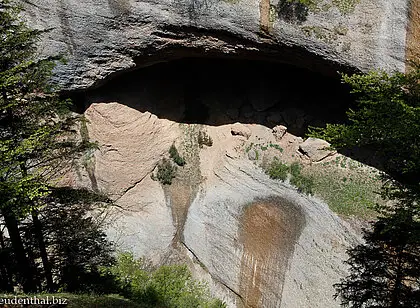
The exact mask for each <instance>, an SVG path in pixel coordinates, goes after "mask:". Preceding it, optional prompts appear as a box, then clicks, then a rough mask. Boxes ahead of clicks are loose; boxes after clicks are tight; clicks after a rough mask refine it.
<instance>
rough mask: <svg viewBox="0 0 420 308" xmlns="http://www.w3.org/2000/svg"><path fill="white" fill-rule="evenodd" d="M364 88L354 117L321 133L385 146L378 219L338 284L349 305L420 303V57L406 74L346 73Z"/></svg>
mask: <svg viewBox="0 0 420 308" xmlns="http://www.w3.org/2000/svg"><path fill="white" fill-rule="evenodd" d="M343 79H344V81H345V82H347V83H348V84H349V85H350V86H351V87H352V89H353V93H355V94H357V95H358V100H357V105H356V106H355V107H354V108H352V109H351V110H349V112H348V116H349V123H348V124H342V125H327V127H326V128H325V129H317V130H315V131H314V133H313V134H315V135H318V136H322V137H323V138H325V139H327V140H328V141H330V142H331V143H332V144H333V145H335V146H336V147H338V148H341V149H343V148H351V147H356V148H363V147H364V148H368V149H370V151H372V152H376V153H378V154H380V157H381V159H382V168H383V170H384V174H383V184H382V191H381V196H382V197H383V198H384V199H385V200H387V201H388V202H387V203H386V204H384V205H380V206H379V205H378V206H377V207H376V210H377V211H378V215H379V217H378V220H377V221H376V222H374V223H372V229H371V230H365V232H364V233H365V235H364V237H365V240H366V242H365V243H364V244H361V245H358V246H356V247H354V248H353V249H351V250H350V251H349V255H350V259H349V260H348V261H347V263H348V264H349V266H350V275H349V276H347V277H346V278H345V279H343V280H341V282H340V283H338V284H336V289H337V294H336V296H337V297H338V296H339V297H340V299H341V302H342V305H343V306H346V307H373V306H380V307H417V306H418V303H419V302H420V293H419V288H420V271H419V268H418V264H419V262H420V223H419V214H420V207H419V204H420V182H419V180H420V176H419V175H420V143H419V142H418V138H419V133H420V124H419V123H420V122H419V119H420V64H418V63H417V64H414V69H413V70H411V71H409V72H408V73H406V74H403V73H398V72H397V73H394V74H392V75H389V74H386V73H385V72H372V73H370V74H367V75H353V76H347V75H344V76H343Z"/></svg>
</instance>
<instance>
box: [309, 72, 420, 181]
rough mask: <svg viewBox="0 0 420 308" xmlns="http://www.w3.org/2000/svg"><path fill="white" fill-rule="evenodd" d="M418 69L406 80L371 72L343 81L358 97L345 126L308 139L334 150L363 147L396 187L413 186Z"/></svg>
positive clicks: (419, 147) (417, 155) (417, 164)
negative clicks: (375, 157) (397, 183)
mask: <svg viewBox="0 0 420 308" xmlns="http://www.w3.org/2000/svg"><path fill="white" fill-rule="evenodd" d="M419 79H420V65H416V68H415V69H414V70H412V71H411V72H409V73H407V74H403V73H395V74H393V75H388V74H386V73H385V72H372V73H370V74H367V75H353V76H348V75H343V81H344V82H346V83H347V84H349V85H350V86H351V87H352V89H353V90H352V92H353V93H355V94H357V95H358V96H357V98H358V100H357V105H356V106H355V108H353V109H350V110H349V111H348V113H347V114H348V118H349V121H350V123H349V124H328V125H327V127H326V128H325V129H320V128H312V129H311V135H312V136H316V137H319V138H322V139H325V140H327V141H329V142H330V143H331V144H333V145H334V146H336V147H337V148H339V149H341V148H349V147H354V146H356V147H367V148H369V149H371V150H372V151H375V152H376V153H379V154H380V155H381V157H382V158H383V161H384V169H385V170H384V171H385V172H386V173H388V174H390V175H391V176H393V177H394V178H395V179H397V180H398V181H402V182H404V183H407V184H414V185H418V175H419V174H420V140H419V131H420V84H419Z"/></svg>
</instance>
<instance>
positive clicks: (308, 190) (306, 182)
mask: <svg viewBox="0 0 420 308" xmlns="http://www.w3.org/2000/svg"><path fill="white" fill-rule="evenodd" d="M290 184H292V185H294V186H296V187H297V188H298V190H299V191H300V192H302V193H304V194H307V195H312V194H313V188H314V181H313V179H312V178H311V177H307V176H303V175H301V174H299V175H297V176H292V177H291V179H290Z"/></svg>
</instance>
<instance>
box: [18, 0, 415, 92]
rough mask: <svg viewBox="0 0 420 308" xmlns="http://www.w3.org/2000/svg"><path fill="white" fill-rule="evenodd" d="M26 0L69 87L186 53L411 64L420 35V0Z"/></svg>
mask: <svg viewBox="0 0 420 308" xmlns="http://www.w3.org/2000/svg"><path fill="white" fill-rule="evenodd" d="M22 2H23V3H24V5H25V7H26V14H25V16H26V18H27V19H28V21H29V22H30V24H32V25H33V26H35V27H37V28H41V29H52V31H51V32H50V33H48V34H47V37H46V39H45V40H44V42H43V47H42V52H43V53H44V54H57V53H62V54H64V55H65V56H66V57H67V58H68V60H69V61H68V63H67V64H62V65H59V66H58V67H57V75H56V78H57V81H58V82H59V83H60V84H61V85H62V87H63V88H64V89H80V88H87V87H90V86H92V85H94V84H96V83H97V82H99V81H101V80H103V79H104V78H106V77H108V76H110V75H112V74H113V73H116V72H120V71H124V70H127V69H133V68H136V67H137V68H138V67H142V66H145V65H150V64H151V63H155V62H160V61H167V60H170V59H174V58H182V57H186V56H199V57H203V56H218V57H221V56H224V57H225V56H236V57H238V56H240V57H244V58H254V59H255V58H257V59H266V60H275V61H281V62H287V63H292V64H294V65H300V66H304V67H307V68H310V69H312V70H315V71H324V72H326V73H334V72H335V71H337V70H345V69H346V68H348V69H357V70H362V71H366V70H369V69H373V68H383V69H386V70H403V69H404V66H405V58H406V46H409V47H413V46H414V47H415V46H416V44H418V43H416V38H417V36H416V33H418V21H416V16H418V12H416V11H418V8H417V9H416V4H415V3H416V1H412V3H413V7H414V8H413V10H412V12H416V13H415V14H414V13H413V14H411V15H410V14H409V12H410V1H409V0H316V1H313V3H314V4H313V5H309V6H305V5H299V4H296V2H298V1H292V3H290V2H291V1H286V0H273V1H269V0H260V1H255V0H238V1H237V0H160V1H154V0H143V1H134V0H98V1H93V0H89V1H84V2H83V4H81V3H80V1H77V0H59V1H52V0H31V1H22ZM410 17H412V21H410ZM407 28H409V35H408V36H407V33H406V32H407ZM406 38H407V40H408V41H407V40H406ZM410 50H412V49H410Z"/></svg>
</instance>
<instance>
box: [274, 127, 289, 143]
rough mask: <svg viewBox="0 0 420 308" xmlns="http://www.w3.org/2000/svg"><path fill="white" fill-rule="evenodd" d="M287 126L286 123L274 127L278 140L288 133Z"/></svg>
mask: <svg viewBox="0 0 420 308" xmlns="http://www.w3.org/2000/svg"><path fill="white" fill-rule="evenodd" d="M286 132H287V127H286V126H284V125H277V126H275V127H273V135H274V137H275V138H276V140H277V141H280V140H281V138H283V136H284V135H285V134H286Z"/></svg>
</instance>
